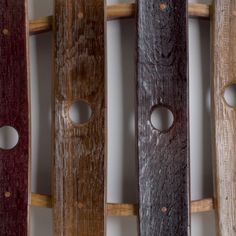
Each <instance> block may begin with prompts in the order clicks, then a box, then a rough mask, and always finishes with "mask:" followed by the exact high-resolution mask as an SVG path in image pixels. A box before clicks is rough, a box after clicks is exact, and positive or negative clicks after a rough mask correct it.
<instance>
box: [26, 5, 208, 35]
mask: <svg viewBox="0 0 236 236" xmlns="http://www.w3.org/2000/svg"><path fill="white" fill-rule="evenodd" d="M135 9H136V4H135V3H127V4H124V3H121V4H114V5H108V6H107V20H108V21H110V20H118V19H125V18H132V17H134V16H135ZM188 15H189V17H200V18H206V19H209V16H210V5H207V4H202V3H190V4H189V7H188ZM52 18H53V16H47V17H42V18H39V19H35V20H31V21H30V22H29V25H30V26H29V28H30V34H31V35H35V34H40V33H44V32H48V31H50V30H51V29H52Z"/></svg>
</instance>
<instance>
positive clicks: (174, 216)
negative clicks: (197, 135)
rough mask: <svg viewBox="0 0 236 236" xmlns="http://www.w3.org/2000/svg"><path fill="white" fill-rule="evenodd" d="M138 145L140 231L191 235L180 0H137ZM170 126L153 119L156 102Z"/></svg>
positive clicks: (155, 235)
mask: <svg viewBox="0 0 236 236" xmlns="http://www.w3.org/2000/svg"><path fill="white" fill-rule="evenodd" d="M137 5H138V9H137V37H138V38H137V41H138V42H137V43H138V49H137V50H138V51H137V54H138V56H137V57H138V58H137V67H138V68H137V77H138V84H137V105H138V108H137V145H138V160H139V197H140V199H139V204H140V209H139V221H140V227H139V229H140V235H142V236H144V235H146V236H159V235H161V236H163V235H166V236H177V235H181V236H184V235H189V234H190V233H189V231H190V230H189V228H190V227H189V225H190V219H189V141H188V123H189V122H188V66H187V40H186V39H187V23H186V22H187V16H186V9H187V5H186V1H184V0H166V1H163V0H150V1H146V0H138V4H137ZM158 106H159V107H166V108H168V109H170V110H171V111H172V113H173V115H174V123H173V125H172V127H170V129H168V130H165V131H159V130H157V129H155V128H154V127H153V126H152V124H151V119H150V114H151V112H152V110H153V109H154V108H156V107H158Z"/></svg>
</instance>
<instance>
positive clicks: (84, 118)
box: [69, 100, 92, 124]
mask: <svg viewBox="0 0 236 236" xmlns="http://www.w3.org/2000/svg"><path fill="white" fill-rule="evenodd" d="M91 115H92V109H91V106H90V105H89V104H88V103H87V102H85V101H82V100H80V101H77V102H74V103H73V104H72V105H71V106H70V110H69V116H70V119H71V120H72V121H73V122H74V123H76V124H84V123H86V122H88V121H89V119H90V118H91Z"/></svg>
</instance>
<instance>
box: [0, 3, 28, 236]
mask: <svg viewBox="0 0 236 236" xmlns="http://www.w3.org/2000/svg"><path fill="white" fill-rule="evenodd" d="M27 23H28V19H27V17H26V1H25V0H18V1H15V0H8V1H0V127H4V126H11V127H14V128H15V129H16V130H17V131H18V134H19V141H18V143H17V145H16V146H15V147H14V148H12V149H7V150H5V149H0V235H4V236H13V235H17V236H18V235H19V236H26V235H28V192H29V191H28V170H29V156H30V155H29V153H30V151H29V106H28V72H27V65H28V60H27V35H28V29H26V25H27Z"/></svg>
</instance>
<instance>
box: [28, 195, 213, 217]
mask: <svg viewBox="0 0 236 236" xmlns="http://www.w3.org/2000/svg"><path fill="white" fill-rule="evenodd" d="M31 206H36V207H47V208H51V207H52V201H51V196H48V195H41V194H36V193H32V194H31ZM106 208H107V215H109V216H136V215H137V214H138V205H136V204H125V203H120V204H118V203H107V204H106ZM213 210H214V204H213V199H212V198H206V199H201V200H196V201H192V203H191V213H200V212H209V211H213Z"/></svg>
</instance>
